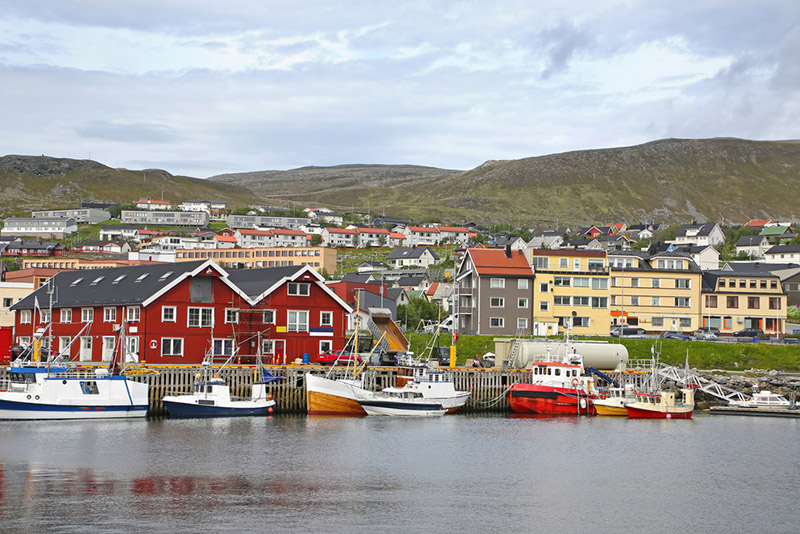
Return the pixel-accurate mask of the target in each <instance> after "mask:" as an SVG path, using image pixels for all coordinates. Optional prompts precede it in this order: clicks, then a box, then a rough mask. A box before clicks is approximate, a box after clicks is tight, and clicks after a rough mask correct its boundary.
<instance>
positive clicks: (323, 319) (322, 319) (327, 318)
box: [319, 311, 333, 326]
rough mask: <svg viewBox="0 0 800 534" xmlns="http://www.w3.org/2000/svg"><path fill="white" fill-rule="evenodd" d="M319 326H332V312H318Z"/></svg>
mask: <svg viewBox="0 0 800 534" xmlns="http://www.w3.org/2000/svg"><path fill="white" fill-rule="evenodd" d="M319 325H320V326H333V312H332V311H321V312H319Z"/></svg>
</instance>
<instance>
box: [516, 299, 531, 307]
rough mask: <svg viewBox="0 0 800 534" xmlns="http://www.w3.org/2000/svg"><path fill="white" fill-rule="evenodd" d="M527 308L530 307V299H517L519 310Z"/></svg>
mask: <svg viewBox="0 0 800 534" xmlns="http://www.w3.org/2000/svg"><path fill="white" fill-rule="evenodd" d="M527 307H528V299H526V298H518V299H517V308H527Z"/></svg>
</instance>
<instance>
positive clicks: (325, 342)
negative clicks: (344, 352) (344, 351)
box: [319, 339, 333, 354]
mask: <svg viewBox="0 0 800 534" xmlns="http://www.w3.org/2000/svg"><path fill="white" fill-rule="evenodd" d="M332 350H333V340H331V339H321V340H320V342H319V353H320V354H322V353H323V352H329V351H332Z"/></svg>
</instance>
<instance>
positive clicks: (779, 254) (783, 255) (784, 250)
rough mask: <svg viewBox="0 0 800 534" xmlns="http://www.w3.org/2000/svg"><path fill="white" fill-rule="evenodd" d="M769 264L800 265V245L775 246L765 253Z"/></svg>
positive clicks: (765, 258)
mask: <svg viewBox="0 0 800 534" xmlns="http://www.w3.org/2000/svg"><path fill="white" fill-rule="evenodd" d="M764 261H765V262H767V263H789V262H791V263H800V245H775V246H774V247H770V248H769V249H768V250H767V251H766V252H764Z"/></svg>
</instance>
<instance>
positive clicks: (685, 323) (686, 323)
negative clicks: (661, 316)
mask: <svg viewBox="0 0 800 534" xmlns="http://www.w3.org/2000/svg"><path fill="white" fill-rule="evenodd" d="M680 325H681V328H691V327H692V320H691V319H690V318H689V317H681V319H680Z"/></svg>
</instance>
